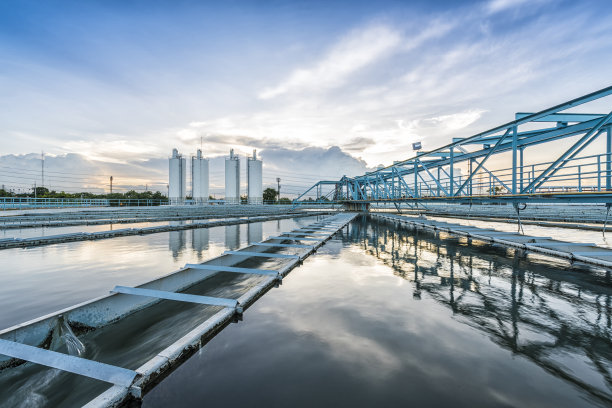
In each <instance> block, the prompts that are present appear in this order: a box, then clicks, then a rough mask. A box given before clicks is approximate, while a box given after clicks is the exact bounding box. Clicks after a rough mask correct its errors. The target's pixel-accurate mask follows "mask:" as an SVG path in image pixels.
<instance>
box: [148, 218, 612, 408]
mask: <svg viewBox="0 0 612 408" xmlns="http://www.w3.org/2000/svg"><path fill="white" fill-rule="evenodd" d="M611 296H612V278H611V276H610V272H609V271H605V270H600V269H591V268H588V267H582V268H572V267H570V266H569V265H568V264H566V263H562V262H558V263H557V262H556V261H554V260H551V259H546V258H541V257H535V256H532V255H529V256H528V257H525V256H524V255H523V254H521V253H519V252H514V251H512V250H508V249H505V248H496V247H491V246H484V245H480V244H478V243H469V242H467V240H465V239H455V238H452V237H449V236H447V235H444V234H441V235H439V236H435V235H433V234H429V233H425V232H415V231H412V230H410V229H406V228H404V227H396V226H393V225H391V224H388V223H385V222H378V221H367V220H366V219H362V220H360V221H358V222H354V223H353V224H352V225H351V226H350V229H348V230H345V233H344V234H343V235H342V236H340V237H339V238H338V239H336V240H333V241H331V242H330V243H328V244H327V245H325V246H324V247H322V248H321V249H320V250H319V251H318V253H317V254H316V255H315V256H311V257H310V258H308V259H307V260H306V261H305V262H304V264H303V265H302V266H301V267H299V268H297V269H295V270H293V271H292V272H291V274H290V275H289V276H288V278H286V279H285V280H284V282H283V285H282V286H281V287H280V288H279V289H273V290H272V291H271V292H269V293H268V294H266V295H265V296H264V297H263V298H261V299H260V300H259V301H258V302H257V303H255V305H254V306H253V307H251V308H250V309H249V310H248V311H247V312H246V313H245V316H244V321H242V322H240V323H239V324H233V325H231V326H229V327H227V328H226V329H225V330H223V331H222V332H221V333H220V334H219V335H218V336H217V337H215V338H214V339H213V340H212V341H211V342H210V343H208V344H207V345H206V346H205V347H204V348H203V349H202V350H201V351H200V352H199V353H197V354H196V355H194V356H193V357H192V358H191V359H189V360H188V361H187V362H186V363H185V364H183V365H182V366H181V367H179V368H178V369H177V370H176V371H175V372H174V373H172V374H171V375H170V376H169V377H168V378H167V379H165V380H164V381H163V382H162V383H161V384H160V385H159V386H158V387H156V388H155V389H154V390H153V391H152V392H151V393H149V394H148V395H147V396H146V397H145V400H144V404H143V405H144V406H145V407H167V406H183V407H196V406H197V407H199V406H203V405H208V404H211V405H212V404H215V405H216V404H223V406H228V407H239V406H241V407H242V406H271V407H287V406H292V407H312V406H355V407H372V406H381V407H392V406H428V407H430V406H433V407H449V406H453V407H475V406H478V407H590V406H599V407H603V406H610V405H612V340H611V337H612V302H611V299H612V297H611Z"/></svg>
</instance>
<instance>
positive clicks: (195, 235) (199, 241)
mask: <svg viewBox="0 0 612 408" xmlns="http://www.w3.org/2000/svg"><path fill="white" fill-rule="evenodd" d="M209 240H210V233H209V229H208V228H198V229H192V230H191V247H192V248H193V250H194V251H196V254H197V255H198V260H200V259H202V251H206V250H208V241H209Z"/></svg>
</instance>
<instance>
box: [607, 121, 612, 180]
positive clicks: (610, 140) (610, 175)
mask: <svg viewBox="0 0 612 408" xmlns="http://www.w3.org/2000/svg"><path fill="white" fill-rule="evenodd" d="M606 190H608V191H609V190H612V128H611V127H610V126H608V129H607V137H606Z"/></svg>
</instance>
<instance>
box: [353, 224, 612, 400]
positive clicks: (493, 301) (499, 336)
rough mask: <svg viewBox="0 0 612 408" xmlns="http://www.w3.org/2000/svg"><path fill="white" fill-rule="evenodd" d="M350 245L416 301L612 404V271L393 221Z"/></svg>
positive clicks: (365, 227)
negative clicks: (424, 297) (443, 310)
mask: <svg viewBox="0 0 612 408" xmlns="http://www.w3.org/2000/svg"><path fill="white" fill-rule="evenodd" d="M440 235H442V236H440ZM440 238H444V239H440ZM351 240H352V241H355V240H357V241H358V242H359V243H360V245H361V246H362V248H363V249H364V250H365V252H366V253H367V254H370V255H373V256H375V257H377V258H378V259H380V260H382V261H383V262H384V263H385V264H386V265H388V266H390V267H391V268H392V269H393V271H394V274H395V275H397V276H399V277H401V278H402V279H406V280H409V281H412V282H414V290H413V297H414V298H415V299H420V297H421V294H422V292H425V293H427V294H428V295H429V296H430V297H431V298H433V299H435V300H437V301H438V302H440V303H441V304H444V305H446V306H447V307H449V308H450V309H451V310H452V312H453V314H454V316H455V317H456V318H459V319H460V320H461V321H462V322H463V323H466V324H468V325H470V326H472V327H475V328H477V329H478V330H481V331H482V332H484V333H486V334H487V335H488V336H489V338H490V339H491V340H493V341H495V342H496V343H497V344H498V345H500V346H502V347H503V348H507V349H510V350H512V352H513V353H516V354H519V355H521V356H524V357H527V358H528V359H530V360H531V361H533V362H535V363H536V364H538V365H539V366H540V367H542V368H543V369H545V370H546V371H548V372H549V373H551V374H553V375H554V376H557V377H559V378H562V379H564V380H566V381H568V382H569V383H571V384H573V385H575V386H577V387H579V388H580V389H582V390H584V391H585V392H587V393H588V394H590V395H591V396H592V397H594V398H595V399H596V400H599V401H601V402H606V403H612V371H611V369H612V289H611V287H612V278H611V272H610V270H606V269H594V268H590V267H584V269H582V270H580V269H578V268H575V269H570V268H567V267H566V266H565V265H564V264H563V263H559V265H554V263H555V261H553V260H550V259H544V258H538V257H537V256H534V257H532V256H531V255H530V258H529V261H528V260H527V257H526V254H525V253H524V252H523V251H520V250H516V251H513V250H507V249H504V248H492V247H490V246H487V245H484V244H483V245H480V244H476V243H472V242H471V241H470V240H469V239H467V238H465V239H456V238H453V237H450V236H446V235H445V234H444V233H437V234H434V233H431V232H424V231H419V230H415V229H411V228H409V227H401V226H399V225H395V223H393V222H391V223H389V222H387V221H370V222H368V223H367V224H364V221H363V220H362V223H361V224H360V225H359V227H357V228H354V229H353V230H352V237H351ZM551 264H552V265H551ZM551 266H552V267H551ZM555 266H558V267H559V269H557V268H555ZM567 269H569V270H567Z"/></svg>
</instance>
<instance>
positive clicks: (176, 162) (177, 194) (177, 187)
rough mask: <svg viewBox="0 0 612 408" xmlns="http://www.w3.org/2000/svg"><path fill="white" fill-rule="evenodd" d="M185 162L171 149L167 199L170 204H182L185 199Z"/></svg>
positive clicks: (176, 151)
mask: <svg viewBox="0 0 612 408" xmlns="http://www.w3.org/2000/svg"><path fill="white" fill-rule="evenodd" d="M186 182H187V161H186V160H185V159H184V158H183V156H182V155H180V154H179V152H178V150H177V149H172V157H171V158H170V172H169V178H168V198H169V199H170V204H182V203H184V202H185V198H186V197H187V183H186Z"/></svg>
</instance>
